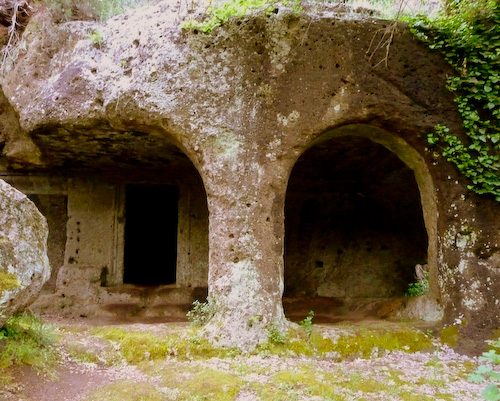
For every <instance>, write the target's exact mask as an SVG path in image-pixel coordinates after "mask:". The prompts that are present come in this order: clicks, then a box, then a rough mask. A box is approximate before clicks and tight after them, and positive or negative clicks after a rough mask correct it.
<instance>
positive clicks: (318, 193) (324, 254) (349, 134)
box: [284, 125, 435, 320]
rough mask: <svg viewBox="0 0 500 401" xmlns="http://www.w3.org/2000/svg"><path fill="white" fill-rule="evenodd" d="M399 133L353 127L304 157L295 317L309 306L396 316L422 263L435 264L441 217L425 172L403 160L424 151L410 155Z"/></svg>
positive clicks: (295, 207) (298, 181)
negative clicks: (395, 136) (434, 214)
mask: <svg viewBox="0 0 500 401" xmlns="http://www.w3.org/2000/svg"><path fill="white" fill-rule="evenodd" d="M391 140H392V139H391V136H389V135H388V134H387V133H386V132H384V131H382V130H380V129H378V128H375V127H370V126H367V125H362V126H347V127H344V128H341V129H338V130H335V131H331V132H329V133H326V134H325V135H323V136H322V137H320V138H319V140H318V141H316V142H315V143H314V144H313V146H311V147H310V148H309V149H307V150H306V151H305V152H304V153H303V154H302V155H301V157H300V158H299V159H298V160H297V162H296V164H295V166H294V168H293V170H292V172H291V175H290V179H289V184H288V189H287V195H286V202H285V233H286V234H285V273H284V274H285V277H284V280H285V294H284V297H285V298H284V306H285V310H286V313H287V316H288V317H289V318H292V319H293V318H294V317H296V318H300V317H301V316H302V317H303V315H304V313H307V311H308V310H309V309H312V310H315V312H316V314H317V315H319V316H318V317H319V319H324V320H332V319H339V318H361V317H366V316H378V317H385V316H388V315H390V314H391V313H393V312H394V311H395V310H396V309H398V308H401V306H402V303H403V302H402V299H403V298H404V296H405V293H406V291H407V289H408V286H409V284H410V283H413V282H415V281H417V277H416V266H417V265H421V266H423V268H424V269H426V270H428V269H429V270H431V267H430V266H434V264H435V261H434V258H435V255H434V252H433V249H434V246H433V245H431V243H432V242H433V241H434V237H433V235H432V232H431V235H428V231H429V230H428V227H426V225H427V226H429V225H432V222H430V221H429V218H428V219H427V220H428V221H426V219H425V218H424V211H423V209H422V204H423V202H422V201H421V199H422V197H421V194H420V192H421V191H420V190H419V189H420V188H419V184H418V183H417V179H416V172H414V171H413V170H412V169H411V168H410V167H409V166H408V165H407V164H405V162H403V161H402V160H401V159H402V158H404V157H413V156H415V155H416V152H415V151H414V150H413V149H412V151H413V152H414V153H415V155H410V153H411V151H409V152H408V149H406V150H405V151H404V153H405V155H403V154H402V153H400V150H401V149H399V148H400V147H401V146H403V145H404V144H403V143H402V142H401V143H399V144H398V143H397V141H395V140H392V141H393V142H394V143H395V146H393V147H392V149H391V150H392V151H391V150H389V149H388V148H391V146H390V141H391ZM406 146H407V147H408V148H409V146H408V145H406ZM396 151H397V152H398V154H396ZM418 163H420V162H419V161H417V164H418ZM427 214H429V212H428V211H427ZM432 270H434V269H433V268H432ZM429 273H433V272H429Z"/></svg>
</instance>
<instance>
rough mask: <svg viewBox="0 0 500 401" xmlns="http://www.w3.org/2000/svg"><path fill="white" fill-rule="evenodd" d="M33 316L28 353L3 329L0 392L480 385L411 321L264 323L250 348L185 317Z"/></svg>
mask: <svg viewBox="0 0 500 401" xmlns="http://www.w3.org/2000/svg"><path fill="white" fill-rule="evenodd" d="M22 322H23V319H20V320H18V322H17V323H16V324H17V325H18V326H17V327H18V331H21V329H20V327H21V326H22V325H23V324H24V326H25V328H26V327H28V329H29V330H31V329H30V328H29V327H30V326H29V324H27V323H22ZM38 322H39V321H38ZM30 324H33V321H32V322H31V323H30ZM20 325H21V326H20ZM34 325H35V326H36V327H38V328H37V330H35V332H34V333H32V334H33V335H34V336H35V337H36V338H37V339H38V340H37V342H35V343H36V344H37V345H36V346H35V347H34V348H29V349H31V351H29V352H28V353H30V352H34V351H33V349H42V352H41V353H39V354H38V356H37V357H36V358H34V359H32V360H30V359H29V358H28V359H25V360H22V359H19V358H17V356H16V352H14V353H13V354H14V356H12V350H15V349H18V350H22V349H24V348H26V346H25V345H23V344H24V343H25V342H26V338H25V339H24V340H22V339H21V337H20V335H19V334H18V335H17V337H16V336H14V337H12V336H11V338H6V337H5V336H4V338H3V339H0V352H1V354H0V355H2V357H1V358H0V361H3V362H2V364H1V365H0V370H1V372H0V373H1V374H0V377H2V381H3V382H2V383H0V399H2V400H6V401H10V400H16V401H17V400H25V401H35V400H36V401H44V400H51V401H62V400H72V401H78V400H80V401H115V400H116V401H166V400H192V401H195V400H210V401H219V400H220V401H225V400H228V401H229V400H238V401H247V400H248V401H250V400H263V401H264V400H273V401H275V400H287V401H289V400H292V401H293V400H346V401H347V400H367V401H372V400H375V401H376V400H384V401H389V400H409V401H413V400H415V401H417V400H418V401H426V400H429V401H430V400H478V399H480V396H479V395H478V394H480V392H481V389H482V387H483V385H481V384H474V383H470V382H469V381H468V380H467V378H468V375H469V374H470V373H471V372H473V371H474V370H475V368H476V367H477V360H476V359H475V358H468V357H465V356H462V355H459V354H456V353H455V352H453V351H452V350H451V349H450V348H448V347H447V346H446V345H443V344H442V343H441V342H440V341H439V339H437V338H434V337H433V336H432V335H431V334H430V333H423V332H422V331H419V330H417V329H414V328H412V327H411V326H409V325H400V324H386V323H373V322H371V323H370V322H364V323H360V324H336V325H329V326H327V325H324V326H322V325H319V326H316V325H315V326H313V327H311V328H310V329H312V330H304V329H296V330H294V331H291V332H289V333H286V335H284V336H281V337H280V336H278V335H277V334H276V333H274V334H273V333H270V336H269V341H268V342H267V343H265V344H263V345H262V346H261V347H259V349H257V350H256V351H255V352H254V353H252V354H241V353H240V352H239V351H237V350H231V349H230V350H227V349H226V350H220V349H215V348H213V347H211V346H210V344H209V343H208V342H206V341H205V340H204V339H203V338H202V336H201V333H200V331H199V329H195V328H192V327H189V326H188V325H187V324H122V325H107V324H103V323H102V322H100V323H99V322H92V321H79V322H78V323H77V324H75V323H68V322H62V323H61V322H60V323H57V324H55V325H52V326H46V325H43V324H41V323H35V324H34ZM282 334H284V333H282ZM23 341H24V342H23ZM30 341H31V340H30ZM30 341H28V343H29V342H30ZM30 347H31V345H30ZM6 349H10V350H11V351H10V355H11V356H10V357H7V356H5V355H6V351H5V350H6ZM25 351H26V350H25ZM20 353H24V354H26V352H24V351H23V352H20ZM25 365H29V366H32V368H29V369H27V368H23V367H22V366H25ZM2 397H3V398H2Z"/></svg>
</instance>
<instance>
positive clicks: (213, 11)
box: [181, 0, 302, 34]
mask: <svg viewBox="0 0 500 401" xmlns="http://www.w3.org/2000/svg"><path fill="white" fill-rule="evenodd" d="M276 4H277V2H276V1H270V0H227V1H224V2H221V3H217V4H214V5H211V6H210V7H209V8H208V9H207V19H206V20H204V21H197V20H194V19H191V20H188V21H184V22H183V23H182V24H181V28H183V29H189V30H191V31H197V32H198V31H199V32H203V33H207V34H208V33H210V32H212V31H213V30H214V29H215V28H217V27H219V26H221V25H222V24H224V23H225V22H227V21H229V20H230V19H231V18H232V17H242V16H252V15H256V14H259V13H267V14H270V13H271V12H272V11H273V10H274V9H275V6H276ZM280 4H283V5H285V6H291V7H292V8H293V10H295V11H296V12H300V11H301V10H302V8H301V6H300V0H286V1H284V2H281V3H280Z"/></svg>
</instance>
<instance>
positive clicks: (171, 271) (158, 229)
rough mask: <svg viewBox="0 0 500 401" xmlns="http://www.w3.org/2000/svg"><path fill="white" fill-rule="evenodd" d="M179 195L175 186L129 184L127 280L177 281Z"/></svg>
mask: <svg viewBox="0 0 500 401" xmlns="http://www.w3.org/2000/svg"><path fill="white" fill-rule="evenodd" d="M178 197H179V194H178V190H177V187H173V186H146V185H128V186H127V189H126V204H125V216H126V223H125V259H124V264H125V271H124V276H123V282H124V283H128V284H140V285H162V284H173V283H175V281H176V263H177V215H178V206H177V202H178Z"/></svg>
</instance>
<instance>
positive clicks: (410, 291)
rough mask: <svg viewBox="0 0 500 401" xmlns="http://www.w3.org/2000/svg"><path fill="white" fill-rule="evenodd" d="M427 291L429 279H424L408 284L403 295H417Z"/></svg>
mask: <svg viewBox="0 0 500 401" xmlns="http://www.w3.org/2000/svg"><path fill="white" fill-rule="evenodd" d="M428 292H429V279H427V278H426V279H424V280H421V281H417V282H415V283H410V284H408V288H407V289H406V292H405V297H419V296H421V295H425V294H427V293H428Z"/></svg>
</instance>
